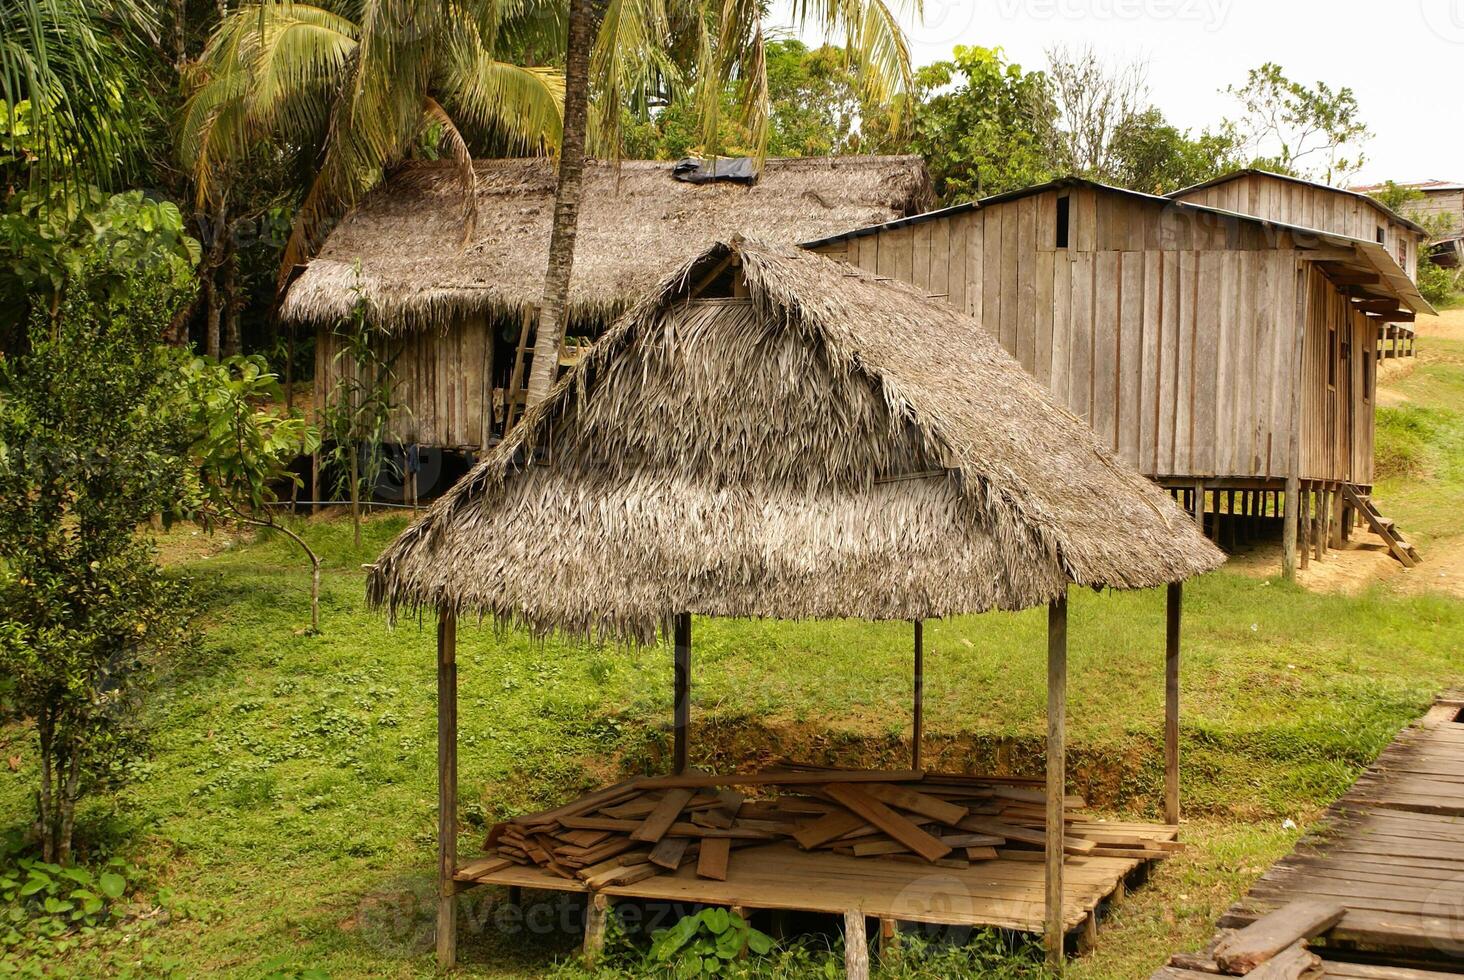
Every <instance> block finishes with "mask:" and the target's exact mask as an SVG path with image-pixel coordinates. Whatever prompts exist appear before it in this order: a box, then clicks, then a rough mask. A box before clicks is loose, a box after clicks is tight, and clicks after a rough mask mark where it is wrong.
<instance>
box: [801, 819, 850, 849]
mask: <svg viewBox="0 0 1464 980" xmlns="http://www.w3.org/2000/svg"><path fill="white" fill-rule="evenodd" d="M863 826H865V820H864V818H863V817H859V816H857V815H855V814H852V813H849V812H847V811H845V810H835V811H833V812H832V813H829V814H827V815H826V816H822V817H819V818H818V819H817V820H813V821H810V822H809V823H806V824H804V825H803V826H802V827H800V828H799V829H798V830H797V831H796V832H794V834H793V839H794V840H796V841H797V842H798V846H799V847H801V848H803V849H804V850H808V849H810V848H814V847H818V846H819V845H821V844H827V843H828V842H829V841H831V840H838V839H839V838H840V837H843V836H844V835H845V834H848V833H850V832H851V831H854V830H858V829H859V828H860V827H863Z"/></svg>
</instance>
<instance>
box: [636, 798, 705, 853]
mask: <svg viewBox="0 0 1464 980" xmlns="http://www.w3.org/2000/svg"><path fill="white" fill-rule="evenodd" d="M693 795H694V794H693V793H692V791H691V790H689V789H673V790H671V791H670V792H668V793H667V794H666V795H665V797H663V798H662V800H661V802H660V803H657V804H656V808H655V809H654V810H652V811H651V813H650V815H649V816H648V817H646V819H645V820H644V821H643V822H642V823H641V825H640V826H639V827H637V828H636V829H635V830H634V831H632V832H631V835H630V839H631V840H638V841H642V842H644V843H648V844H653V843H655V842H656V841H658V840H660V839H661V838H662V837H664V836H666V831H667V830H669V829H670V828H671V825H672V824H673V823H675V822H676V818H677V817H679V816H681V811H682V810H683V809H685V808H686V804H687V803H689V802H691V798H692V796H693Z"/></svg>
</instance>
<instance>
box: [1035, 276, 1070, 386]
mask: <svg viewBox="0 0 1464 980" xmlns="http://www.w3.org/2000/svg"><path fill="white" fill-rule="evenodd" d="M1057 259H1058V256H1057V253H1056V252H1053V251H1045V252H1039V253H1038V255H1037V283H1036V287H1037V291H1036V299H1035V302H1036V307H1037V309H1036V318H1037V323H1036V328H1035V329H1036V350H1035V352H1034V355H1033V356H1034V363H1033V368H1032V373H1033V374H1034V375H1035V376H1036V377H1037V380H1038V382H1040V383H1041V384H1042V385H1043V386H1045V387H1051V385H1052V331H1053V320H1054V310H1053V296H1054V290H1055V278H1056V268H1057ZM1062 261H1063V264H1064V265H1066V263H1067V257H1066V256H1065V255H1064V256H1063V260H1062Z"/></svg>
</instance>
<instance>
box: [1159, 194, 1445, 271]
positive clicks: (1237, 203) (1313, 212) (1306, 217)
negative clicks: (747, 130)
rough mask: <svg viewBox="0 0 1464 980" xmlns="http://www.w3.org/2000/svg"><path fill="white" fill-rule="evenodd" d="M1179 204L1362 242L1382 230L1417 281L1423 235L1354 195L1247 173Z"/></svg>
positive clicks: (1390, 249) (1392, 251)
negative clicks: (1356, 239)
mask: <svg viewBox="0 0 1464 980" xmlns="http://www.w3.org/2000/svg"><path fill="white" fill-rule="evenodd" d="M1183 200H1185V201H1188V202H1190V203H1192V204H1204V205H1207V206H1209V207H1212V208H1223V209H1224V210H1226V211H1236V212H1239V213H1240V214H1251V215H1255V216H1256V217H1258V218H1269V219H1271V220H1272V221H1280V222H1283V223H1285V224H1292V225H1301V226H1302V227H1304V228H1314V229H1316V230H1317V231H1328V232H1333V233H1335V234H1338V235H1346V236H1348V237H1349V238H1360V239H1362V240H1363V241H1366V242H1375V241H1377V240H1378V237H1377V236H1378V229H1379V228H1382V229H1383V244H1384V245H1386V246H1387V249H1388V253H1389V254H1390V255H1392V256H1393V257H1394V258H1395V259H1397V260H1398V264H1399V265H1401V266H1402V267H1403V268H1404V270H1405V271H1406V272H1407V273H1408V275H1409V277H1410V278H1412V279H1414V280H1415V281H1417V279H1418V250H1419V249H1420V248H1421V247H1422V244H1423V241H1422V238H1423V236H1421V235H1420V234H1419V233H1418V232H1416V231H1414V230H1413V229H1411V228H1409V227H1408V226H1407V225H1403V224H1399V223H1398V222H1397V221H1394V220H1392V219H1391V218H1389V217H1388V216H1387V215H1385V214H1384V213H1383V212H1381V211H1379V210H1378V209H1377V208H1375V207H1373V206H1372V205H1371V204H1369V203H1368V202H1367V201H1364V200H1362V199H1361V198H1360V197H1358V196H1357V195H1355V194H1351V193H1348V192H1346V191H1341V190H1330V189H1328V188H1325V187H1312V186H1309V185H1307V184H1298V183H1296V182H1295V181H1290V180H1282V179H1280V178H1277V177H1268V176H1266V175H1265V174H1246V175H1244V176H1241V177H1237V178H1235V179H1234V180H1228V181H1226V182H1225V183H1223V184H1216V185H1214V186H1213V187H1206V188H1202V189H1200V190H1197V191H1194V192H1193V193H1191V194H1187V195H1185V197H1184V198H1183Z"/></svg>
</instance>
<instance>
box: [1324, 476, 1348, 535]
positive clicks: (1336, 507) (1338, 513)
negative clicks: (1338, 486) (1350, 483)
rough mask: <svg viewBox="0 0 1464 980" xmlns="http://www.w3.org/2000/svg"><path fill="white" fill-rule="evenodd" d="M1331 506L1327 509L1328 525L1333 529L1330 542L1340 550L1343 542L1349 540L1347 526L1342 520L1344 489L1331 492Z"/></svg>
mask: <svg viewBox="0 0 1464 980" xmlns="http://www.w3.org/2000/svg"><path fill="white" fill-rule="evenodd" d="M1330 500H1331V502H1332V506H1331V508H1330V509H1329V510H1328V511H1327V525H1328V527H1329V528H1330V530H1331V533H1330V535H1329V537H1328V543H1329V544H1330V545H1331V547H1332V548H1333V549H1334V550H1340V549H1341V547H1342V542H1343V541H1345V540H1347V528H1346V526H1345V525H1344V524H1343V520H1342V507H1343V504H1342V491H1341V490H1333V491H1332V493H1331V494H1330Z"/></svg>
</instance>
